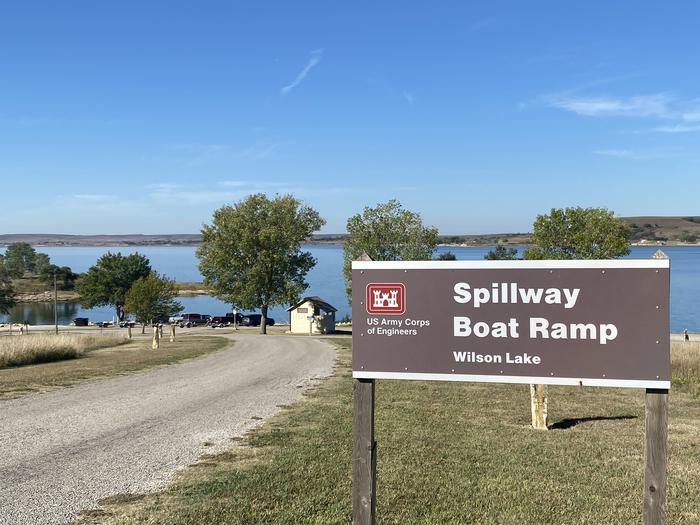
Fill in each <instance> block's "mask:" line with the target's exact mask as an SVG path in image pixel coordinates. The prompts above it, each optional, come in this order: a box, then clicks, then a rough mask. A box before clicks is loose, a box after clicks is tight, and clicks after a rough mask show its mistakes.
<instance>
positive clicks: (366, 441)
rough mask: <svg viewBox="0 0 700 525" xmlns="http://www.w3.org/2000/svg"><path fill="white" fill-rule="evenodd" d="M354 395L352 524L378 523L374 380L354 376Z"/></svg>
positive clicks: (371, 524)
mask: <svg viewBox="0 0 700 525" xmlns="http://www.w3.org/2000/svg"><path fill="white" fill-rule="evenodd" d="M352 398H353V410H352V523H353V525H374V520H375V508H376V497H375V495H376V476H377V442H376V441H375V440H374V379H353V395H352Z"/></svg>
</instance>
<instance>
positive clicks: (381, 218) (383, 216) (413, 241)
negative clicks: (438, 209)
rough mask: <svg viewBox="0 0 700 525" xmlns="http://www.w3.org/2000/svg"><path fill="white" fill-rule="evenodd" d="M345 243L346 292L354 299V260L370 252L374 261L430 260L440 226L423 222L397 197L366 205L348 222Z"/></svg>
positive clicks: (369, 254) (436, 242)
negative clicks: (374, 205) (427, 224)
mask: <svg viewBox="0 0 700 525" xmlns="http://www.w3.org/2000/svg"><path fill="white" fill-rule="evenodd" d="M347 231H348V238H347V241H346V242H345V244H344V245H343V276H344V277H345V293H347V295H348V299H349V300H350V301H352V261H356V260H357V259H359V258H360V257H362V255H363V254H367V255H368V256H369V257H370V258H371V259H372V260H374V261H396V260H402V261H426V260H430V259H432V258H433V251H434V250H435V247H436V246H437V244H438V231H437V228H433V227H428V226H423V221H422V219H421V216H420V214H419V213H415V212H412V211H409V210H406V209H404V208H403V207H402V206H401V203H400V202H399V201H397V200H395V199H392V200H390V201H389V202H385V203H382V204H378V205H377V206H376V207H374V208H369V207H367V208H365V209H364V211H363V212H362V213H361V214H359V213H358V214H357V215H353V216H352V217H350V218H349V219H348V223H347Z"/></svg>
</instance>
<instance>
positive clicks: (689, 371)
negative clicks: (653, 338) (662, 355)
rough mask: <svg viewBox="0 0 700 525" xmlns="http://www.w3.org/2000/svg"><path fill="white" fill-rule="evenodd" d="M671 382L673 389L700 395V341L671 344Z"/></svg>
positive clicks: (674, 342)
mask: <svg viewBox="0 0 700 525" xmlns="http://www.w3.org/2000/svg"><path fill="white" fill-rule="evenodd" d="M671 380H672V382H673V387H674V388H679V389H681V390H684V391H686V392H690V393H691V394H693V395H696V396H697V395H700V341H673V342H671Z"/></svg>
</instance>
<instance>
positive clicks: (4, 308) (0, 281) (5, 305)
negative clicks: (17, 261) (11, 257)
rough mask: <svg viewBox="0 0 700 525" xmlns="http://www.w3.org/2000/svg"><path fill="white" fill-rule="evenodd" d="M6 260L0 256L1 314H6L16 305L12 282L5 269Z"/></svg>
mask: <svg viewBox="0 0 700 525" xmlns="http://www.w3.org/2000/svg"><path fill="white" fill-rule="evenodd" d="M4 259H5V258H4V257H3V256H2V255H0V314H6V313H8V311H9V310H10V308H12V307H13V306H14V304H15V301H14V295H15V290H14V288H12V280H11V279H10V275H9V273H8V272H7V269H6V268H5V260H4Z"/></svg>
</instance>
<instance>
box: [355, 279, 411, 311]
mask: <svg viewBox="0 0 700 525" xmlns="http://www.w3.org/2000/svg"><path fill="white" fill-rule="evenodd" d="M365 304H366V305H367V313H370V314H389V315H401V314H403V313H404V312H405V311H406V286H405V285H404V284H403V283H370V284H368V285H367V297H366V298H365Z"/></svg>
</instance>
